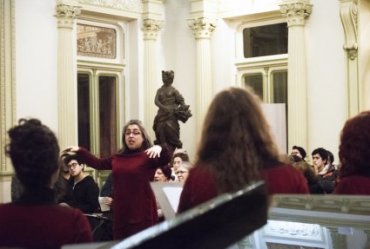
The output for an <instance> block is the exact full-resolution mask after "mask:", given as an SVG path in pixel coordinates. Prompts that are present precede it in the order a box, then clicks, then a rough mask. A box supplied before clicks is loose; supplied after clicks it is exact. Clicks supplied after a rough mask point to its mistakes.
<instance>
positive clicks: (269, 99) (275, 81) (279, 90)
mask: <svg viewBox="0 0 370 249" xmlns="http://www.w3.org/2000/svg"><path fill="white" fill-rule="evenodd" d="M264 70H265V71H263V72H259V73H255V72H252V73H245V74H244V75H243V83H244V85H245V86H249V87H250V88H252V89H253V90H254V92H255V93H256V94H257V95H258V96H259V97H260V98H261V99H262V100H263V102H265V103H282V104H286V105H287V104H288V91H287V81H288V73H287V70H286V69H274V67H271V68H266V67H265V68H264ZM263 75H266V77H264V76H263Z"/></svg>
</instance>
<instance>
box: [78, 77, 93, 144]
mask: <svg viewBox="0 0 370 249" xmlns="http://www.w3.org/2000/svg"><path fill="white" fill-rule="evenodd" d="M89 82H90V76H89V75H88V74H81V73H79V74H78V83H77V95H78V97H77V101H78V102H77V106H78V107H77V108H78V109H77V110H78V113H77V116H78V145H79V146H82V147H85V148H86V149H88V150H90V149H91V148H90V143H91V141H90V100H89V92H90V84H89Z"/></svg>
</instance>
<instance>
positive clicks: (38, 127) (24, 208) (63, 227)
mask: <svg viewBox="0 0 370 249" xmlns="http://www.w3.org/2000/svg"><path fill="white" fill-rule="evenodd" d="M8 135H9V138H10V143H9V144H8V145H7V147H6V154H7V155H8V156H9V157H10V159H11V161H12V164H13V167H14V170H15V173H16V176H17V178H18V179H19V181H20V182H21V184H22V185H23V187H24V191H23V193H22V195H21V196H20V198H19V199H18V200H17V201H15V202H14V203H7V204H1V205H0V248H3V247H21V248H60V247H61V246H62V245H64V244H76V243H82V242H91V241H92V234H91V229H90V225H89V223H88V220H87V218H86V217H85V216H84V215H83V214H82V213H81V211H79V210H78V209H72V208H69V207H63V206H61V205H58V204H56V202H55V196H54V191H53V189H52V186H53V185H54V183H55V181H56V179H57V178H58V174H59V164H58V160H59V145H58V141H57V138H56V136H55V135H54V133H53V132H52V131H51V130H50V129H49V128H48V127H47V126H45V125H43V124H42V123H41V122H40V121H39V120H38V119H29V120H26V119H21V120H20V121H19V124H18V125H17V126H15V127H13V128H11V129H10V130H9V131H8Z"/></svg>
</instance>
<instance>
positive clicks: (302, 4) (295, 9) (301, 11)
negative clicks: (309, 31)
mask: <svg viewBox="0 0 370 249" xmlns="http://www.w3.org/2000/svg"><path fill="white" fill-rule="evenodd" d="M280 12H281V13H282V14H283V16H285V17H286V18H287V22H288V26H303V25H304V24H305V19H306V18H308V17H309V16H310V14H311V12H312V4H311V3H310V1H309V0H285V1H283V3H282V4H280Z"/></svg>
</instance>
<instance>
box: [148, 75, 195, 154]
mask: <svg viewBox="0 0 370 249" xmlns="http://www.w3.org/2000/svg"><path fill="white" fill-rule="evenodd" d="M174 74H175V73H174V72H173V71H172V70H171V71H162V81H163V85H162V86H161V87H160V88H159V89H158V90H157V94H156V96H155V104H156V105H157V106H158V108H159V109H158V112H157V115H156V116H155V119H154V124H153V129H154V132H155V136H156V139H157V140H155V141H154V143H155V144H162V145H167V146H169V148H170V149H171V150H172V151H174V150H175V149H176V148H182V142H181V141H180V125H179V122H178V121H179V120H180V121H181V122H183V123H185V122H186V121H187V120H188V119H189V118H190V117H191V116H192V114H191V111H190V110H189V105H185V102H184V98H183V97H182V95H181V94H180V93H179V91H177V90H176V88H174V87H173V86H172V83H173V78H174Z"/></svg>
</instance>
